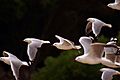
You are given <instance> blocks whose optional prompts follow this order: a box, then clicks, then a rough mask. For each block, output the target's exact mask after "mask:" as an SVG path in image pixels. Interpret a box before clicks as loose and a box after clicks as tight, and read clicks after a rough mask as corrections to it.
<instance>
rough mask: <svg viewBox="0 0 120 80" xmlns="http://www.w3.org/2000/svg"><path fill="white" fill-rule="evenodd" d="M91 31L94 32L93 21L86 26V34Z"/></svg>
mask: <svg viewBox="0 0 120 80" xmlns="http://www.w3.org/2000/svg"><path fill="white" fill-rule="evenodd" d="M90 32H92V22H88V23H87V25H86V28H85V33H86V34H89V33H90Z"/></svg>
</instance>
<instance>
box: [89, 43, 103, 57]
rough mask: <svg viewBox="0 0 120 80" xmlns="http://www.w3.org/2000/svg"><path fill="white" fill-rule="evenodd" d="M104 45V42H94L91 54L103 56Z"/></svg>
mask: <svg viewBox="0 0 120 80" xmlns="http://www.w3.org/2000/svg"><path fill="white" fill-rule="evenodd" d="M104 46H105V44H104V43H92V44H91V47H90V50H89V55H90V56H93V57H98V58H101V57H102V56H103V52H104Z"/></svg>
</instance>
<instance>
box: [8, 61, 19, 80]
mask: <svg viewBox="0 0 120 80" xmlns="http://www.w3.org/2000/svg"><path fill="white" fill-rule="evenodd" d="M16 62H17V61H16ZM16 62H14V61H10V64H11V69H12V72H13V75H14V76H15V78H16V80H19V69H20V66H21V64H20V63H16Z"/></svg>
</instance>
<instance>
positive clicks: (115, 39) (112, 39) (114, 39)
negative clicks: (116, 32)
mask: <svg viewBox="0 0 120 80" xmlns="http://www.w3.org/2000/svg"><path fill="white" fill-rule="evenodd" d="M110 41H113V42H117V41H118V39H117V38H113V37H112V38H110Z"/></svg>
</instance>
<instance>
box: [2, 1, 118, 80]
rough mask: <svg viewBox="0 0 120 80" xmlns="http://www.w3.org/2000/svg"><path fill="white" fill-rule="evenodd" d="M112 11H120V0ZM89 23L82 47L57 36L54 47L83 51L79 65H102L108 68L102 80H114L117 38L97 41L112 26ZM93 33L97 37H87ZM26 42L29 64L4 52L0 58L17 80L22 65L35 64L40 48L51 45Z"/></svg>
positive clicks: (97, 20) (34, 40)
mask: <svg viewBox="0 0 120 80" xmlns="http://www.w3.org/2000/svg"><path fill="white" fill-rule="evenodd" d="M107 6H108V7H109V8H111V9H116V10H120V0H115V2H114V3H110V4H108V5H107ZM87 21H88V23H87V25H86V28H85V33H86V36H82V37H80V39H79V43H80V45H75V44H74V42H72V41H70V40H68V39H65V38H63V37H61V36H58V35H55V37H56V38H57V39H59V42H55V43H53V44H52V45H53V46H55V47H56V48H58V49H61V50H71V49H76V50H78V52H80V49H83V54H82V55H80V56H77V57H76V58H75V61H77V62H79V63H84V64H89V65H95V64H102V65H105V66H106V67H107V68H101V69H100V71H101V72H102V76H101V79H102V80H112V78H113V75H120V72H119V71H117V70H115V69H113V68H120V47H119V46H118V45H117V38H113V37H112V38H111V39H110V41H108V42H107V43H101V42H98V41H96V40H95V38H97V39H98V38H99V37H98V35H99V34H100V32H101V29H102V27H108V28H112V25H111V24H108V23H105V22H103V21H102V20H99V19H97V18H88V19H87ZM91 32H92V33H93V34H94V35H95V37H92V36H87V35H88V34H90V33H91ZM23 41H24V42H27V43H28V46H27V55H28V57H29V63H28V62H26V61H21V60H20V59H18V58H17V57H16V56H15V55H13V54H11V53H10V52H7V51H3V57H0V61H3V62H4V63H6V64H8V65H10V66H11V70H12V72H13V75H14V77H15V79H16V80H19V69H20V67H21V66H22V65H25V66H28V67H29V66H30V65H32V63H34V59H35V57H36V53H37V51H38V48H40V47H41V46H42V44H49V43H50V41H44V40H40V39H36V38H25V39H24V40H23Z"/></svg>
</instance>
